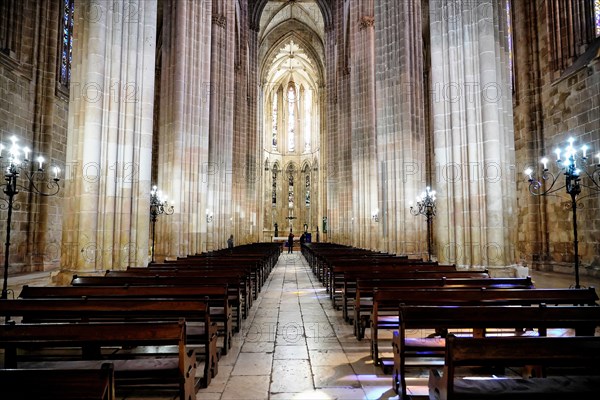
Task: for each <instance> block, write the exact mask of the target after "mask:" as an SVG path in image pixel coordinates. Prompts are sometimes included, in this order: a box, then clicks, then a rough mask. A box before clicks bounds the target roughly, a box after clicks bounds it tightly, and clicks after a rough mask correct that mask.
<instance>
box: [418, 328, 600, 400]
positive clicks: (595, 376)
mask: <svg viewBox="0 0 600 400" xmlns="http://www.w3.org/2000/svg"><path fill="white" fill-rule="evenodd" d="M599 363H600V337H587V336H586V337H502V338H459V337H454V336H452V335H451V336H449V337H448V338H447V339H446V359H445V365H444V372H443V375H440V373H439V371H437V370H435V369H434V370H432V371H431V372H430V375H429V398H430V399H440V400H451V399H473V398H477V399H486V398H491V399H510V400H519V399H522V400H531V399H558V398H561V399H594V398H596V397H597V396H598V387H600V386H599V385H600V372H599V369H598V365H599ZM526 365H541V366H542V367H544V370H545V371H547V372H548V375H547V376H542V377H533V378H530V377H527V376H526V377H524V378H522V379H511V378H507V379H498V378H496V377H489V376H488V377H486V378H483V377H481V378H479V379H468V380H465V379H461V378H459V377H458V375H457V370H458V369H459V368H462V367H478V366H483V367H496V368H497V367H522V366H526ZM551 367H556V369H554V370H553V369H551ZM569 367H570V368H571V369H569V370H568V371H561V369H563V368H569ZM573 369H579V370H581V372H580V373H582V375H579V376H574V375H572V374H573ZM564 374H568V375H569V376H566V375H564Z"/></svg>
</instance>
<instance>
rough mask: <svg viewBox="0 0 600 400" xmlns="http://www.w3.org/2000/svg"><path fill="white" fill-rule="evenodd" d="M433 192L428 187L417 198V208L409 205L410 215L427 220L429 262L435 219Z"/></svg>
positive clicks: (429, 259)
mask: <svg viewBox="0 0 600 400" xmlns="http://www.w3.org/2000/svg"><path fill="white" fill-rule="evenodd" d="M435 200H436V198H435V190H431V188H430V187H429V186H427V187H426V188H425V191H424V192H423V193H421V195H420V196H417V206H416V207H413V206H412V204H411V205H410V213H411V214H412V215H414V216H415V217H416V216H418V215H424V216H425V218H426V220H427V256H428V261H431V244H432V242H433V230H432V229H431V226H432V224H433V217H435Z"/></svg>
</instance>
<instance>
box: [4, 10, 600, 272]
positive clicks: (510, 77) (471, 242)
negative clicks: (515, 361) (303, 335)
mask: <svg viewBox="0 0 600 400" xmlns="http://www.w3.org/2000/svg"><path fill="white" fill-rule="evenodd" d="M556 4H557V2H554V1H549V0H532V1H515V0H481V1H466V0H405V1H397V0H376V1H375V0H203V1H188V0H127V1H126V0H115V1H94V0H91V1H84V0H81V1H80V0H43V1H37V0H6V1H3V2H2V4H1V5H0V7H1V9H0V141H1V142H2V143H3V144H4V145H5V146H6V145H7V143H10V137H11V136H12V135H16V136H18V137H19V143H22V144H24V145H25V144H27V145H28V146H29V147H30V148H32V151H33V153H36V154H37V153H40V154H43V155H44V157H45V158H46V160H47V163H48V165H51V166H59V167H60V169H61V172H60V174H61V181H60V185H61V189H60V191H59V193H58V194H57V195H56V196H51V197H44V196H38V195H35V194H29V193H28V191H27V190H22V191H21V193H20V194H18V195H17V196H16V203H17V204H18V205H19V206H18V207H15V209H14V212H13V215H12V225H11V227H10V228H11V243H10V246H11V247H10V259H9V264H10V271H9V275H13V274H17V273H20V272H32V271H48V270H53V271H57V273H56V278H55V280H56V281H57V282H61V281H62V282H66V281H68V279H69V278H70V276H71V275H72V274H73V273H80V272H93V271H102V270H105V269H107V268H116V269H119V268H125V267H126V266H144V265H146V264H147V263H148V261H149V259H150V253H151V246H152V240H151V222H150V218H149V206H150V204H149V201H150V196H149V194H150V190H151V186H153V185H157V186H158V187H159V188H160V189H161V190H162V192H164V193H165V194H167V195H168V196H169V197H168V201H169V204H171V205H173V206H174V213H173V214H172V215H168V216H167V215H165V216H160V217H159V219H158V221H157V224H156V243H155V248H154V250H155V255H156V258H157V260H162V259H164V258H172V257H177V256H185V255H188V254H194V253H201V252H206V251H210V250H212V249H219V248H223V247H225V246H226V245H227V244H226V240H227V238H228V237H229V236H230V235H231V234H232V235H233V236H234V238H235V243H236V244H242V243H249V242H255V241H271V240H272V239H273V237H275V236H284V235H286V234H287V232H288V231H289V229H290V228H291V229H292V230H293V231H294V232H300V231H303V230H306V231H307V232H308V233H311V235H312V239H313V240H315V239H316V237H317V231H318V233H319V240H321V241H332V242H337V243H342V244H350V245H353V246H356V247H361V248H368V249H373V250H380V251H386V252H391V253H396V254H407V255H411V256H421V257H424V256H426V255H427V246H426V226H425V220H424V218H422V217H415V216H413V215H412V214H411V213H410V205H411V202H413V201H414V199H415V197H416V196H417V195H419V194H420V193H421V192H422V191H423V190H424V189H425V187H426V186H431V187H432V188H434V189H435V190H436V191H437V215H436V216H435V218H434V222H433V235H432V236H433V249H434V251H433V253H434V257H435V258H436V259H438V260H439V261H440V262H445V263H455V264H457V265H460V266H466V267H470V266H486V267H488V268H490V269H491V270H493V271H494V272H493V273H494V274H497V275H511V276H513V275H519V274H522V273H523V270H524V269H525V268H526V267H527V268H532V267H534V268H546V269H548V268H550V269H555V270H560V271H565V272H570V271H571V269H572V265H573V260H574V254H573V244H572V243H573V236H572V235H573V234H572V228H571V223H572V222H571V218H572V216H571V213H570V211H569V206H570V203H568V202H567V200H565V199H564V198H562V197H536V196H533V195H532V194H531V193H530V192H529V190H528V185H529V184H528V181H527V177H526V176H524V175H523V174H522V173H521V171H522V170H523V169H525V167H526V166H532V167H534V168H538V166H539V164H538V160H539V159H540V157H541V156H543V155H546V154H552V152H553V150H554V148H555V147H557V146H560V145H562V144H563V143H565V142H566V141H567V139H568V138H569V137H570V136H572V137H573V138H574V140H575V142H576V144H578V145H579V144H582V143H586V144H587V145H588V146H589V148H590V149H591V150H590V151H593V152H594V153H593V154H596V153H597V152H600V52H599V46H600V42H599V40H600V39H599V38H598V36H599V35H600V32H599V26H600V22H599V21H600V17H599V16H600V4H599V2H598V1H594V0H569V1H565V2H564V4H563V3H562V2H561V4H562V5H561V6H560V7H558V6H557V5H556ZM71 34H72V36H71ZM5 151H6V150H5ZM3 155H4V154H3ZM0 161H1V162H2V163H3V166H4V163H5V162H6V161H7V158H6V157H5V158H2V159H1V160H0ZM552 167H554V164H553V165H552ZM538 171H541V169H540V168H538ZM21 179H23V177H21ZM558 194H560V195H562V194H563V193H562V192H559V193H558ZM565 195H566V193H565ZM3 202H4V197H2V199H0V205H2V204H5V203H3ZM580 203H581V204H579V207H580V209H579V214H578V216H579V235H578V240H579V257H580V261H581V265H582V273H590V274H591V273H593V272H594V271H595V270H596V269H597V268H598V267H600V247H599V246H600V245H599V241H598V238H600V212H599V209H600V196H590V197H587V198H585V199H582V200H581V202H580ZM0 208H1V210H0V226H1V227H2V231H4V230H5V229H4V228H5V227H6V220H7V210H6V207H5V206H2V207H0ZM276 224H277V227H278V232H275V229H276V228H275V227H276ZM1 251H2V252H3V254H4V248H3V249H2V250H1Z"/></svg>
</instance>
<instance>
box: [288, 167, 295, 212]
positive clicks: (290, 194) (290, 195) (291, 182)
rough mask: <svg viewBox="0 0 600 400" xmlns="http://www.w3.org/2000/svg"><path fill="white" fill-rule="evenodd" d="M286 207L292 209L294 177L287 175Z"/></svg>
mask: <svg viewBox="0 0 600 400" xmlns="http://www.w3.org/2000/svg"><path fill="white" fill-rule="evenodd" d="M288 207H289V208H290V209H291V208H294V175H293V174H292V173H290V174H289V175H288Z"/></svg>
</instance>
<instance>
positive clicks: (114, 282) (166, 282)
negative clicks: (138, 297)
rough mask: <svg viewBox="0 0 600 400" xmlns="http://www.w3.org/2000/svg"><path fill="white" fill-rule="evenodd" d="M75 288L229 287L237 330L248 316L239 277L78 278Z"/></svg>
mask: <svg viewBox="0 0 600 400" xmlns="http://www.w3.org/2000/svg"><path fill="white" fill-rule="evenodd" d="M71 285H73V286H219V287H227V288H228V291H229V304H231V306H232V307H233V309H234V310H235V312H236V316H235V318H236V320H235V321H236V325H235V329H236V330H239V328H240V326H241V324H242V318H246V316H247V315H248V312H249V309H248V292H247V291H246V288H245V287H244V285H243V284H241V283H240V280H239V279H238V278H237V277H212V278H210V279H207V278H205V277H199V276H194V277H178V276H160V275H158V276H157V275H148V276H134V277H125V276H120V277H117V276H110V277H109V276H78V275H74V276H73V279H72V280H71Z"/></svg>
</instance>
